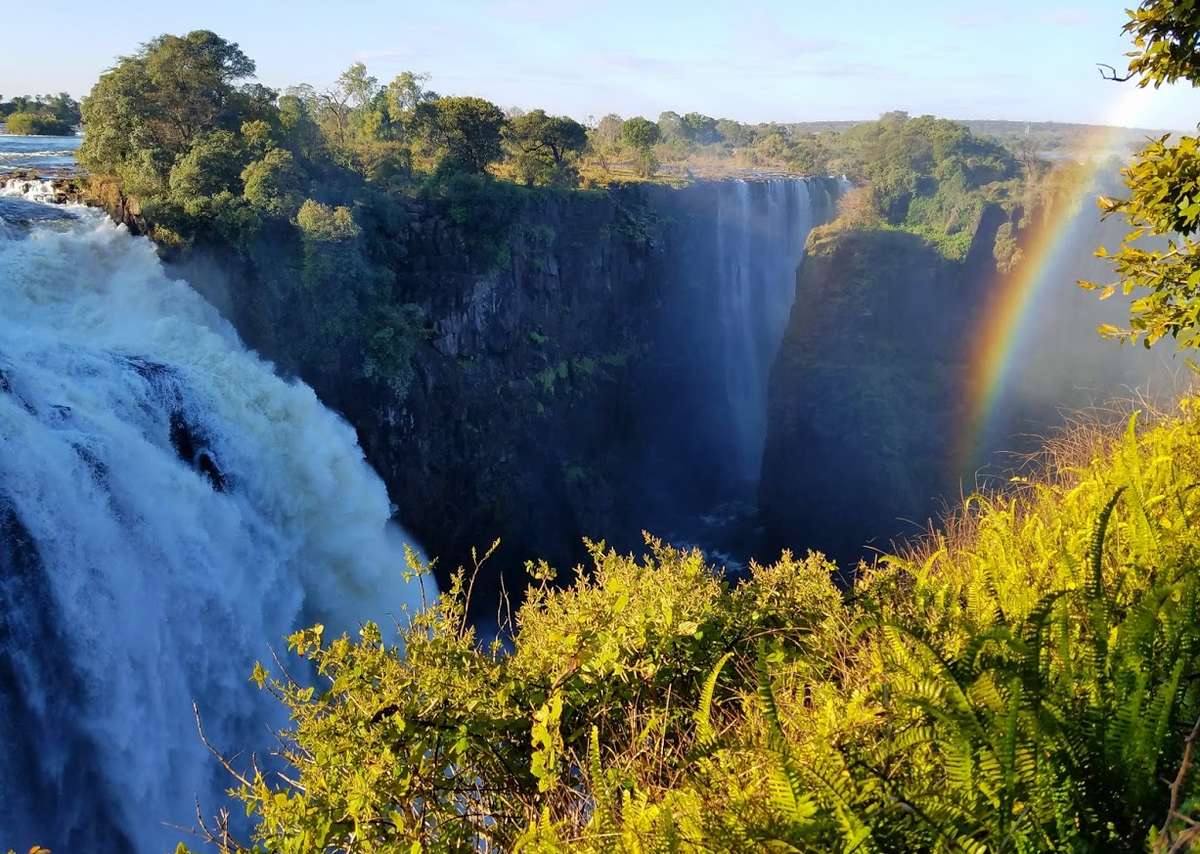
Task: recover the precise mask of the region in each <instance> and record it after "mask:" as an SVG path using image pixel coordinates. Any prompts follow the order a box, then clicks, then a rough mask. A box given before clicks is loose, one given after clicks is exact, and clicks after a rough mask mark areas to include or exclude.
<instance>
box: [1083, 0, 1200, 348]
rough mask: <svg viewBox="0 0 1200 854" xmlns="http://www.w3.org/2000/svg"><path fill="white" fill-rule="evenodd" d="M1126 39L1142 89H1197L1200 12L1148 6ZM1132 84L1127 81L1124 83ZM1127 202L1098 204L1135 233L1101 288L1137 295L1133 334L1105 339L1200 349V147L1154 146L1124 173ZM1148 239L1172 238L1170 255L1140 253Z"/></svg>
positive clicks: (1185, 140)
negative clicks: (1183, 84)
mask: <svg viewBox="0 0 1200 854" xmlns="http://www.w3.org/2000/svg"><path fill="white" fill-rule="evenodd" d="M1129 18H1130V19H1129V21H1128V22H1127V23H1126V25H1125V32H1126V33H1128V34H1129V35H1131V36H1132V37H1133V43H1134V47H1135V50H1133V51H1131V52H1130V53H1129V54H1128V56H1130V57H1131V59H1130V62H1129V74H1128V77H1135V78H1138V82H1137V85H1139V86H1147V85H1150V84H1153V85H1154V87H1155V88H1158V87H1159V86H1160V85H1161V84H1163V83H1173V82H1175V81H1177V80H1186V81H1188V82H1190V83H1192V84H1193V85H1196V84H1197V83H1200V54H1198V52H1197V39H1198V38H1200V7H1197V6H1196V5H1195V4H1194V3H1192V2H1190V0H1144V2H1142V3H1141V4H1140V5H1139V6H1138V8H1137V9H1135V10H1131V11H1130V12H1129ZM1126 79H1128V78H1126ZM1122 175H1123V176H1124V178H1125V184H1126V185H1127V186H1128V187H1129V196H1128V198H1124V199H1110V198H1106V199H1101V200H1100V207H1101V209H1102V210H1103V213H1104V216H1105V217H1109V216H1112V215H1113V214H1121V215H1122V216H1124V217H1125V219H1126V220H1127V221H1128V222H1129V224H1130V225H1131V226H1132V228H1133V230H1132V231H1131V232H1130V233H1129V234H1128V236H1127V237H1126V238H1125V240H1124V241H1123V242H1122V244H1121V248H1120V250H1119V251H1117V252H1114V253H1112V254H1111V255H1108V253H1107V252H1106V251H1105V250H1104V249H1103V248H1101V249H1100V250H1099V252H1098V253H1097V254H1099V255H1100V256H1102V257H1104V256H1108V257H1111V259H1112V265H1113V270H1114V272H1115V273H1116V274H1117V277H1118V279H1119V281H1118V282H1117V283H1114V284H1109V285H1107V286H1104V287H1101V286H1099V285H1097V284H1094V283H1091V282H1080V285H1082V286H1083V287H1085V288H1088V289H1090V290H1100V291H1101V294H1100V295H1101V298H1102V299H1103V298H1105V297H1108V296H1110V295H1111V294H1112V293H1114V291H1115V290H1116V288H1117V287H1118V286H1119V287H1121V288H1122V290H1123V291H1124V292H1125V293H1126V294H1131V293H1133V292H1134V291H1137V292H1138V293H1139V294H1140V296H1138V297H1137V298H1136V299H1134V300H1133V302H1132V304H1131V306H1130V325H1129V328H1128V329H1118V328H1117V327H1114V326H1103V327H1101V328H1100V330H1099V331H1100V332H1101V333H1102V334H1104V335H1106V336H1108V337H1112V338H1117V339H1118V340H1120V341H1122V342H1124V341H1135V340H1137V339H1138V338H1139V337H1140V338H1141V339H1142V343H1143V344H1144V345H1145V346H1146V347H1150V346H1151V345H1153V344H1154V343H1155V342H1156V341H1159V340H1160V339H1162V338H1164V337H1166V336H1168V335H1169V336H1171V337H1172V338H1174V339H1175V341H1176V344H1177V345H1178V347H1180V348H1181V349H1182V348H1185V347H1192V348H1194V347H1200V334H1198V333H1197V326H1198V325H1200V244H1198V243H1197V241H1196V240H1195V239H1194V238H1195V235H1196V232H1197V226H1198V224H1200V183H1198V179H1200V148H1198V147H1197V140H1196V138H1195V137H1190V136H1183V137H1180V138H1179V140H1178V141H1177V142H1176V143H1174V144H1168V137H1162V138H1160V139H1157V140H1152V141H1151V142H1150V143H1149V144H1148V145H1146V147H1145V148H1144V149H1143V150H1142V151H1141V152H1140V153H1139V154H1137V155H1136V156H1135V157H1134V159H1133V162H1132V163H1131V164H1130V165H1129V167H1128V168H1126V169H1125V170H1123V172H1122ZM1143 236H1154V237H1160V238H1166V239H1167V246H1166V248H1165V249H1162V248H1158V246H1157V245H1156V246H1154V247H1153V248H1147V247H1146V246H1145V245H1144V244H1143V245H1141V246H1139V245H1138V244H1137V241H1138V240H1139V239H1141V238H1142V237H1143Z"/></svg>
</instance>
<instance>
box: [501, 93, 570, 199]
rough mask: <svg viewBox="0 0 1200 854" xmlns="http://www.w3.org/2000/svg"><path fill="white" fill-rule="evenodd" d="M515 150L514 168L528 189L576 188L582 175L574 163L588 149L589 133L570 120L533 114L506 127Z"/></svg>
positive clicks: (562, 117)
mask: <svg viewBox="0 0 1200 854" xmlns="http://www.w3.org/2000/svg"><path fill="white" fill-rule="evenodd" d="M505 135H506V137H507V139H508V140H509V143H510V145H511V146H512V148H513V150H514V152H515V155H514V168H515V170H516V173H517V175H518V177H519V178H520V180H521V181H522V182H523V183H525V184H528V185H534V184H539V185H542V186H548V187H574V186H576V185H578V183H579V172H578V170H577V169H576V168H575V166H574V161H575V160H576V159H577V158H578V156H579V154H580V153H581V152H582V151H583V149H584V148H585V147H586V146H587V130H586V129H585V128H584V127H583V125H581V124H579V122H577V121H575V120H574V119H572V118H569V117H567V116H548V115H546V112H545V110H532V111H530V112H528V113H524V114H522V115H520V116H517V117H515V118H513V119H512V120H511V121H509V122H508V124H507V125H506V126H505Z"/></svg>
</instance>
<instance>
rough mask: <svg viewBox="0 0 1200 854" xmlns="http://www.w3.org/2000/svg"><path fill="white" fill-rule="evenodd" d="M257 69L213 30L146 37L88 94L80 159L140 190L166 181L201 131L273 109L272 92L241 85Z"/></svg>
mask: <svg viewBox="0 0 1200 854" xmlns="http://www.w3.org/2000/svg"><path fill="white" fill-rule="evenodd" d="M253 75H254V62H253V61H252V60H250V59H249V58H248V57H247V56H246V55H245V54H244V53H242V52H241V50H240V49H239V48H238V46H237V45H236V44H234V43H232V42H227V41H225V40H224V39H222V38H220V37H219V36H217V35H216V34H215V33H212V32H209V31H208V30H196V31H194V32H191V33H188V34H187V35H186V36H183V37H179V36H171V35H163V36H159V37H158V38H155V39H153V40H151V41H149V42H147V43H146V44H144V45H142V48H141V50H139V51H138V52H137V53H136V54H134V55H133V56H126V57H121V58H120V61H119V62H118V64H117V66H116V67H115V68H112V69H110V70H109V71H107V72H106V73H105V74H103V75H102V76H101V77H100V80H99V81H98V82H97V83H96V85H95V86H94V87H92V91H91V94H89V95H88V97H87V98H85V99H84V102H83V107H82V118H83V122H84V124H85V125H86V127H87V134H86V135H85V136H84V139H83V143H82V145H81V146H80V149H79V162H80V164H81V165H82V166H83V167H84V168H85V169H88V170H90V171H93V172H101V173H108V174H116V175H118V176H120V177H121V178H123V179H127V180H131V181H132V182H133V183H134V184H135V185H137V186H138V187H140V188H148V187H154V186H162V185H165V183H166V180H167V176H168V174H169V172H170V170H171V168H172V167H173V166H174V164H175V160H176V159H177V158H179V157H182V156H184V155H186V154H187V153H188V151H189V150H190V149H191V147H192V145H193V143H194V141H195V140H196V138H197V137H198V136H199V135H200V134H201V132H212V131H218V130H225V131H230V132H236V131H238V130H239V129H240V128H241V126H242V124H243V123H244V122H247V121H253V120H255V119H260V118H265V117H267V116H269V115H271V114H272V112H273V111H274V106H273V104H272V103H271V102H272V101H273V100H274V96H275V93H274V92H273V91H271V90H270V89H266V88H265V87H261V86H254V85H251V86H238V85H237V83H238V81H240V80H244V79H246V78H248V77H252V76H253ZM238 169H239V170H240V169H241V165H239V166H238Z"/></svg>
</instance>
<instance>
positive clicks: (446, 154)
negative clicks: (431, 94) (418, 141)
mask: <svg viewBox="0 0 1200 854" xmlns="http://www.w3.org/2000/svg"><path fill="white" fill-rule="evenodd" d="M427 106H428V107H429V109H428V111H427V117H426V118H425V119H424V120H423V122H424V136H425V138H426V139H427V140H428V143H429V144H430V145H431V146H432V147H433V149H434V150H435V152H436V153H437V155H436V156H437V160H438V163H439V167H440V168H442V169H445V170H450V171H462V172H466V173H468V174H473V175H481V174H483V173H484V172H486V171H487V167H488V165H489V164H491V163H492V162H494V161H496V160H499V159H500V156H501V154H502V153H503V152H502V149H501V145H500V142H501V136H500V135H501V130H502V129H503V127H504V113H503V112H501V111H500V108H499V107H497V106H496V105H495V104H493V103H491V102H490V101H485V100H484V99H483V98H472V97H454V98H439V99H438V100H436V101H431V102H429V103H428V105H427Z"/></svg>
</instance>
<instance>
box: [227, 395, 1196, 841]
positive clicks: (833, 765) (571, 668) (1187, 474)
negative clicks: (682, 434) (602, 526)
mask: <svg viewBox="0 0 1200 854" xmlns="http://www.w3.org/2000/svg"><path fill="white" fill-rule="evenodd" d="M1197 414H1198V413H1197V404H1196V402H1195V401H1191V400H1184V401H1183V402H1182V404H1181V408H1180V409H1179V410H1177V411H1176V413H1175V414H1174V415H1170V414H1166V415H1163V416H1160V417H1158V418H1157V419H1152V418H1149V417H1148V416H1147V415H1145V414H1144V413H1142V414H1137V413H1135V414H1134V415H1131V416H1129V417H1128V418H1127V420H1126V422H1125V424H1126V426H1125V427H1124V429H1121V428H1120V427H1119V426H1114V427H1104V428H1097V427H1081V428H1077V429H1076V430H1075V431H1074V432H1072V433H1069V434H1067V435H1066V436H1065V437H1064V438H1062V439H1061V440H1059V441H1058V442H1056V443H1054V444H1053V445H1052V446H1051V448H1050V450H1049V452H1048V454H1047V458H1046V463H1047V468H1046V469H1045V470H1044V472H1043V476H1042V477H1040V478H1037V479H1026V480H1023V481H1022V482H1021V483H1020V484H1019V485H1018V488H1017V489H1016V491H1015V492H1014V493H1013V494H1011V495H1007V496H999V495H997V496H991V497H978V496H977V497H973V498H971V499H970V500H969V501H967V502H966V504H965V505H964V506H963V507H962V508H961V510H960V512H959V515H958V516H957V517H955V518H954V519H953V520H951V521H950V522H949V523H948V525H947V526H946V528H945V529H944V530H943V531H942V532H940V533H937V534H935V535H932V536H931V537H930V538H929V539H928V540H927V541H926V542H925V543H924V544H922V545H920V546H918V547H916V548H914V549H913V550H912V551H910V552H907V553H903V554H900V555H898V556H896V557H892V558H888V559H886V560H883V561H882V562H880V563H879V564H878V565H877V566H874V567H870V568H863V569H862V570H861V571H860V573H859V575H858V578H857V580H856V581H855V583H854V586H853V587H852V588H851V589H849V590H839V589H838V588H836V587H835V586H834V585H833V584H832V583H831V581H830V570H831V567H830V566H829V565H828V564H827V563H826V561H825V560H824V559H823V558H822V557H821V556H820V555H816V554H810V555H808V556H807V557H806V558H804V559H803V560H798V559H795V558H792V557H791V556H788V555H784V556H783V558H782V559H781V560H780V561H778V562H777V563H775V564H774V565H771V566H765V567H764V566H754V567H752V569H751V571H750V574H749V577H748V578H746V579H745V580H743V581H742V582H741V583H740V584H738V585H736V586H732V585H731V584H730V583H729V581H728V580H726V579H723V578H721V577H720V575H719V574H718V573H716V572H714V571H713V570H712V569H711V568H710V567H708V566H706V565H705V563H704V561H703V559H702V558H701V556H700V555H699V554H698V553H689V552H683V551H677V550H674V549H671V548H669V547H666V546H663V545H661V544H660V543H658V542H657V541H653V540H648V548H647V554H646V555H645V556H644V557H642V558H634V557H632V556H625V555H619V554H616V553H613V552H612V551H610V550H608V549H606V548H605V547H604V546H603V544H596V545H594V546H593V547H592V559H593V566H592V567H590V568H589V570H588V572H587V573H586V574H581V575H579V576H577V577H576V579H575V581H574V583H573V584H571V585H570V586H568V587H565V588H556V587H554V586H551V585H550V584H549V583H548V582H549V581H550V579H551V578H552V577H553V573H552V571H551V570H550V569H549V568H548V567H546V566H544V565H539V566H532V567H531V572H532V573H533V577H534V584H533V586H532V587H531V589H530V591H529V594H528V596H527V598H526V601H525V604H524V605H523V606H522V607H521V608H520V610H519V611H518V612H517V613H516V614H515V615H512V619H511V621H510V622H508V623H507V624H506V626H505V628H504V631H505V633H506V636H507V638H508V640H507V642H505V643H493V644H490V645H488V644H483V643H481V642H480V641H479V639H478V638H477V637H476V635H475V633H474V631H473V630H472V628H471V627H470V626H469V625H468V623H467V621H466V620H465V617H464V613H465V611H464V607H465V606H464V603H465V599H466V597H467V596H468V595H469V591H470V587H471V579H470V576H465V577H464V576H462V575H459V576H458V577H457V579H456V581H455V584H454V585H453V587H452V588H451V589H450V590H449V591H447V592H446V594H445V595H443V596H442V597H441V598H440V599H439V600H438V601H437V602H436V603H435V604H434V605H433V606H432V607H431V608H430V609H429V610H427V611H425V612H424V613H420V614H410V615H408V616H407V617H405V618H404V620H402V621H401V629H400V631H399V635H398V636H397V635H393V634H392V632H391V629H390V628H389V629H383V628H379V627H375V626H367V627H366V628H365V629H364V630H363V632H362V634H361V637H359V638H356V639H351V638H346V637H342V638H331V637H326V636H325V635H324V633H323V631H322V629H321V628H320V627H316V628H313V629H311V630H308V631H304V632H300V633H298V634H296V635H294V636H293V637H292V638H290V640H289V648H290V650H291V651H292V653H293V654H294V655H296V656H298V657H300V658H301V659H304V660H305V661H307V662H308V663H309V664H311V665H312V666H313V667H315V668H316V670H317V672H318V673H319V678H318V681H317V684H316V686H315V688H314V687H309V686H308V685H307V684H305V683H303V682H295V681H292V678H291V677H289V675H288V670H293V665H292V664H290V663H288V662H287V661H283V662H280V663H278V664H271V665H270V666H269V667H266V666H260V667H259V668H258V669H257V671H256V672H255V674H254V679H255V681H257V682H258V683H259V685H260V686H261V687H262V688H263V689H264V690H269V691H270V692H271V693H272V694H274V695H275V696H276V697H277V698H278V699H279V701H280V702H282V703H283V704H284V705H285V706H286V707H287V708H288V710H289V712H290V714H291V720H292V723H291V725H290V726H289V728H288V730H287V731H286V732H285V733H283V734H282V736H281V737H282V745H283V747H282V750H281V754H282V756H283V757H284V758H285V759H286V761H287V763H288V764H289V765H290V770H288V771H287V772H285V773H284V774H283V776H273V775H269V774H267V773H265V772H260V771H258V770H256V769H255V768H254V767H251V766H247V765H246V764H245V763H240V764H239V763H233V764H231V766H230V767H231V768H232V769H233V770H234V771H235V772H236V773H237V774H238V779H237V780H235V781H234V784H235V788H236V795H237V797H238V799H239V800H241V801H242V802H244V804H245V806H246V808H247V809H248V810H249V811H250V813H251V814H252V816H253V817H254V819H255V821H256V823H257V824H256V828H257V829H256V831H255V832H254V838H253V839H244V840H234V839H232V838H230V837H226V836H224V835H223V831H222V829H221V822H220V820H219V819H216V820H214V821H212V822H209V824H208V830H209V832H210V834H211V835H212V836H213V837H214V838H216V839H218V840H220V841H221V844H222V845H223V846H224V848H225V850H230V851H240V850H248V848H249V846H251V845H254V844H257V845H258V846H261V850H273V851H317V850H335V851H354V850H374V851H389V852H390V851H396V852H399V851H404V852H407V851H410V850H424V851H480V850H485V851H525V852H567V851H571V852H577V851H582V852H612V851H617V852H635V851H637V852H641V851H654V852H657V851H662V852H668V851H671V852H675V851H679V852H693V851H694V852H700V851H727V852H744V851H810V852H824V851H829V852H849V851H880V852H885V851H887V852H890V851H931V852H963V851H969V852H1001V851H1006V852H1007V851H1015V852H1040V851H1106V852H1123V851H1129V852H1134V851H1146V850H1148V846H1151V845H1153V846H1156V850H1160V851H1167V850H1183V849H1182V848H1180V847H1176V848H1172V847H1171V846H1172V845H1175V844H1176V843H1177V842H1180V841H1181V840H1182V841H1183V842H1185V843H1186V841H1187V840H1188V839H1190V838H1191V836H1192V835H1193V834H1194V832H1195V831H1194V830H1193V828H1194V824H1193V823H1192V822H1193V819H1195V818H1196V815H1195V803H1196V796H1197V795H1200V778H1198V777H1197V775H1196V774H1195V773H1193V769H1192V767H1191V763H1192V759H1191V747H1190V745H1191V741H1192V738H1193V737H1194V735H1195V731H1196V729H1197V718H1198V716H1200V686H1198V685H1197V683H1196V681H1195V679H1194V678H1192V676H1193V674H1195V673H1196V672H1197V671H1198V670H1200V555H1198V552H1197V548H1196V542H1195V535H1194V531H1195V529H1196V525H1197V522H1198V521H1200V519H1198V514H1200V498H1198V497H1197V494H1196V492H1195V490H1194V484H1195V483H1196V482H1197V480H1198V479H1200V426H1198V422H1197V420H1196V416H1197ZM480 571H482V572H487V571H488V568H487V564H486V561H485V562H484V563H483V568H482V569H481V570H480ZM300 670H301V669H300V668H296V669H295V670H293V672H299V671H300Z"/></svg>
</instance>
